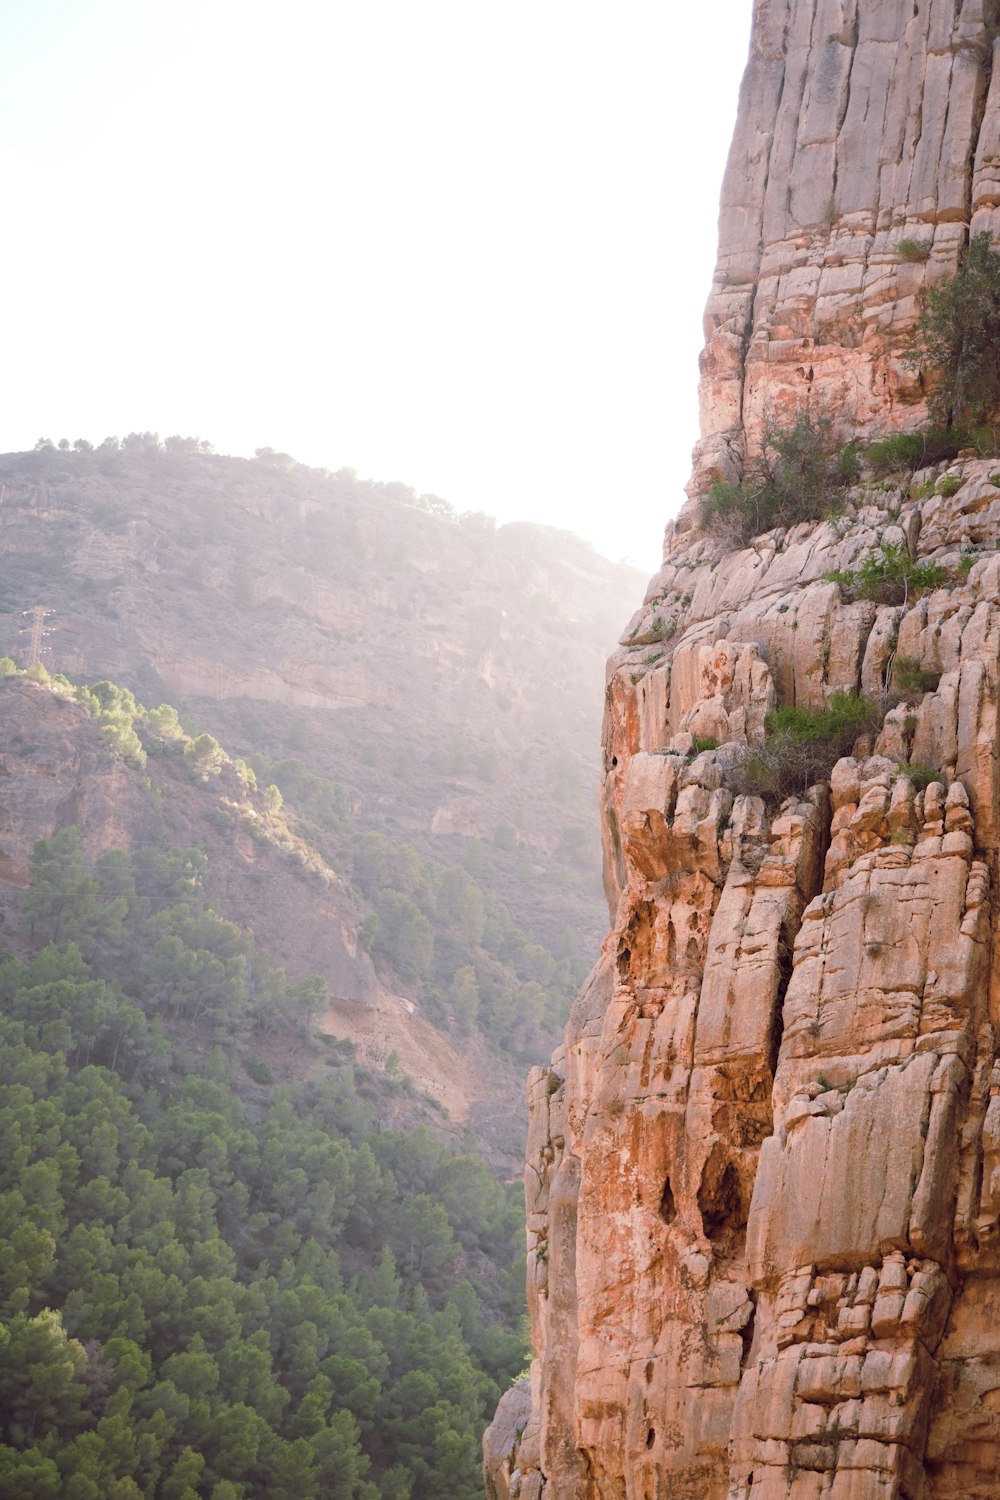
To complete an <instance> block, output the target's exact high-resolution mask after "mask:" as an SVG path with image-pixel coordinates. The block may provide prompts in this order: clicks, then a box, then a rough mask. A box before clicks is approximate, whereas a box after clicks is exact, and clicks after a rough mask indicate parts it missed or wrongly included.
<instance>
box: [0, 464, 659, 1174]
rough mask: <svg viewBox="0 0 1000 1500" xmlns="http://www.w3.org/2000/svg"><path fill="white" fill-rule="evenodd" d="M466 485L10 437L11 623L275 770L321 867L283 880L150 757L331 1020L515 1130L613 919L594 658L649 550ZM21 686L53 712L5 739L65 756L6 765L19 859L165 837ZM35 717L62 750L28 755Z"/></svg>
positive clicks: (238, 916)
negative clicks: (489, 498) (597, 541)
mask: <svg viewBox="0 0 1000 1500" xmlns="http://www.w3.org/2000/svg"><path fill="white" fill-rule="evenodd" d="M428 505H431V506H433V507H434V509H431V510H429V509H427V508H425V507H426V506H428ZM446 512H447V508H446V507H443V506H442V504H441V502H437V501H428V500H422V499H420V498H419V497H417V496H415V495H413V493H412V492H410V491H407V490H405V489H404V487H402V486H379V485H370V484H365V483H362V482H360V481H357V480H356V479H354V478H353V476H351V475H346V474H344V475H337V476H324V475H321V474H318V473H316V472H315V471H311V470H306V469H303V468H301V467H300V466H297V465H294V464H292V463H291V461H290V460H286V459H282V458H281V457H280V456H277V455H273V456H270V457H267V456H265V457H264V458H262V459H258V460H255V461H247V460H240V459H227V458H218V457H215V456H213V455H207V454H202V453H197V452H176V451H175V452H165V451H164V450H163V449H162V448H152V447H149V446H145V447H144V446H141V445H140V446H131V447H127V448H123V449H117V448H111V447H102V448H101V449H98V450H97V451H96V452H70V453H64V452H60V451H57V450H55V449H46V450H42V451H39V452H36V453H32V454H21V455H7V456H6V457H4V458H2V459H0V555H2V557H3V572H2V585H0V650H7V651H9V652H10V653H11V655H13V656H14V657H15V658H17V659H19V660H21V661H24V660H25V659H26V656H27V653H28V645H29V637H28V632H27V627H28V626H29V625H30V616H29V617H27V618H26V617H25V615H24V611H25V610H29V609H31V608H33V607H34V606H36V605H44V606H45V607H47V608H48V609H49V610H50V611H51V613H50V614H49V615H48V617H47V622H46V623H47V628H48V631H49V634H48V635H47V637H46V641H45V646H46V650H45V657H44V660H45V662H46V664H47V666H48V667H49V668H50V669H51V670H53V671H62V672H65V673H67V674H68V675H69V676H70V677H71V678H72V679H73V680H74V681H79V680H88V681H91V682H93V681H95V680H97V679H100V678H105V677H106V678H111V679H112V680H113V681H115V682H117V683H120V684H122V685H124V686H126V687H128V688H131V689H133V690H134V692H135V693H136V695H137V697H139V698H140V699H142V700H143V701H144V702H146V704H147V705H155V704H158V703H160V702H161V701H163V700H167V701H170V702H172V703H174V704H176V706H177V707H178V708H179V709H180V710H181V711H182V713H183V714H184V715H185V723H186V724H187V725H188V727H193V728H194V729H195V730H197V731H204V730H209V731H212V732H214V733H215V734H217V735H218V736H219V738H220V740H221V741H222V743H223V745H224V747H225V749H226V750H228V751H230V752H231V753H232V754H241V755H244V756H246V758H247V759H248V760H249V761H250V762H251V764H252V765H253V766H254V767H255V769H256V770H257V772H258V777H259V781H260V785H261V787H262V788H263V787H264V786H266V784H267V783H268V782H271V781H273V782H275V783H276V784H277V785H278V786H279V787H280V788H281V790H282V792H283V794H284V797H285V809H284V812H283V814H282V817H283V818H287V821H288V823H289V825H290V826H291V827H292V828H294V829H295V830H297V834H296V836H297V837H299V838H301V839H302V840H304V843H305V844H306V845H308V846H309V847H310V849H311V850H312V851H313V852H312V854H311V855H310V858H315V859H316V860H318V863H319V865H320V866H321V867H323V868H324V870H325V882H324V881H323V880H316V881H311V880H310V877H309V872H308V870H306V871H305V872H303V871H302V870H301V869H299V870H297V871H295V870H294V869H293V868H290V866H289V864H288V859H287V857H286V859H284V860H282V859H278V861H277V865H278V867H279V869H280V879H278V880H277V884H275V883H274V880H273V879H272V873H271V869H270V868H269V867H268V868H267V869H262V868H261V867H260V860H261V858H262V856H261V850H260V847H259V844H258V843H257V842H255V841H254V839H253V838H251V837H250V835H249V834H248V832H247V829H246V827H245V826H237V827H236V828H235V830H234V829H233V827H232V826H231V825H232V820H233V811H232V808H231V807H230V808H229V810H228V811H226V810H222V811H221V812H220V809H219V808H218V807H217V808H216V809H215V811H214V813H213V814H212V817H209V816H208V814H209V812H210V811H211V809H208V808H206V806H204V805H203V804H204V801H205V797H206V792H205V789H204V788H203V787H201V786H195V785H193V784H192V782H191V778H190V777H189V776H187V775H185V774H184V770H183V766H182V765H180V766H177V765H174V763H173V762H172V761H169V759H168V761H167V762H166V763H164V764H161V763H160V761H156V763H155V764H154V761H153V760H152V759H151V760H150V764H149V766H148V768H147V770H146V772H145V774H146V775H147V776H149V777H151V778H152V780H153V782H154V790H155V791H156V792H157V795H159V796H160V797H161V798H163V799H165V802H166V804H167V807H168V809H169V813H168V815H167V822H168V823H169V824H170V829H171V833H170V841H172V842H175V843H181V844H184V843H192V842H203V843H204V844H205V846H206V847H208V848H211V850H212V859H211V867H212V876H211V879H212V882H213V899H215V900H217V903H218V904H219V908H220V910H221V911H223V912H224V914H225V915H227V916H230V917H232V919H233V920H236V921H237V922H240V923H241V924H242V925H244V926H247V927H249V928H252V930H253V931H254V933H255V935H256V937H257V938H258V940H259V941H260V942H261V943H262V944H263V946H264V947H265V948H266V950H267V951H268V953H269V955H270V957H271V959H272V961H273V962H275V963H277V964H280V965H282V966H284V967H286V968H287V970H288V972H289V974H290V975H291V976H292V977H297V976H298V975H299V974H301V973H303V972H313V971H315V972H318V973H320V974H321V975H322V976H323V977H324V978H325V979H326V980H327V982H328V984H329V987H330V992H331V996H332V998H333V1002H334V1003H333V1005H332V1008H331V1011H330V1013H329V1015H328V1016H327V1017H326V1018H325V1020H324V1022H323V1025H324V1026H325V1027H326V1028H327V1029H330V1030H332V1031H334V1032H335V1033H336V1034H338V1035H341V1036H345V1037H349V1038H351V1039H352V1040H354V1041H355V1042H356V1043H358V1045H359V1047H360V1049H361V1053H362V1055H363V1056H364V1057H365V1058H366V1060H367V1061H369V1062H371V1063H375V1064H384V1062H385V1060H386V1059H387V1058H388V1057H390V1056H391V1054H392V1052H397V1053H398V1055H399V1058H400V1060H401V1065H402V1066H403V1068H404V1069H405V1070H406V1071H408V1072H409V1073H411V1074H412V1076H413V1077H414V1078H415V1080H416V1081H417V1082H418V1084H419V1085H420V1086H421V1087H423V1088H425V1089H427V1090H428V1091H429V1092H430V1093H431V1095H432V1096H434V1097H437V1098H439V1099H440V1100H441V1101H442V1102H443V1103H444V1104H445V1105H446V1106H447V1108H448V1109H449V1111H450V1113H451V1115H452V1117H453V1119H454V1120H455V1121H456V1122H457V1123H460V1122H462V1121H464V1120H466V1119H468V1118H469V1115H470V1111H471V1113H472V1115H473V1116H474V1117H476V1121H477V1126H478V1127H479V1128H483V1122H482V1120H481V1119H480V1118H479V1116H481V1114H482V1113H483V1111H484V1110H486V1109H487V1108H488V1106H487V1105H486V1104H485V1103H484V1102H483V1100H482V1096H483V1095H484V1093H486V1092H490V1093H492V1094H493V1095H494V1096H496V1095H497V1094H499V1095H502V1096H503V1097H502V1099H501V1100H500V1113H501V1115H502V1120H503V1124H504V1127H505V1131H506V1134H507V1135H508V1136H509V1134H510V1130H511V1126H512V1116H511V1111H510V1105H511V1101H512V1097H516V1096H517V1095H518V1094H519V1085H518V1083H517V1081H516V1079H517V1070H516V1069H511V1071H510V1072H509V1073H508V1072H507V1071H506V1065H507V1063H508V1061H509V1060H510V1059H511V1058H512V1057H518V1058H521V1059H530V1058H534V1057H536V1056H538V1055H539V1054H540V1052H541V1051H542V1050H544V1048H545V1046H546V1045H547V1044H548V1041H550V1040H551V1038H552V1037H553V1035H554V1034H555V1033H556V1031H557V1029H558V1026H559V1024H560V1023H561V1020H562V1016H563V1014H564V1012H565V1007H566V1005H567V1004H568V1000H569V998H570V997H571V995H572V993H573V991H574V990H575V988H576V987H577V985H578V983H579V981H580V979H581V977H582V975H583V973H585V971H586V969H587V968H588V967H589V964H590V962H591V961H592V958H593V956H594V954H595V952H596V946H597V935H598V933H599V931H600V929H601V926H602V925H603V920H604V914H603V902H602V898H601V896H600V890H599V851H598V847H597V836H596V832H595V830H594V826H593V825H594V819H593V815H592V804H593V788H594V786H595V785H596V776H597V744H598V727H599V726H598V719H599V705H600V701H601V696H602V686H603V658H604V655H605V652H606V649H607V643H608V641H609V640H610V639H612V634H611V631H612V621H613V620H614V619H615V618H620V616H621V612H622V609H623V608H624V606H625V603H626V601H627V602H628V603H629V604H630V605H631V603H632V602H634V599H635V598H636V597H637V593H636V582H637V575H636V574H634V573H632V572H631V570H629V569H626V568H623V567H619V566H616V565H613V564H610V563H608V562H606V561H605V560H604V559H601V558H599V557H598V556H596V554H594V553H593V552H592V551H591V550H590V549H589V548H588V547H587V546H586V545H585V544H583V543H581V542H579V541H578V540H576V539H574V538H572V537H569V536H567V535H563V534H560V533H554V532H551V531H546V530H544V529H541V528H536V527H532V526H509V527H504V528H501V529H500V530H499V531H496V530H495V528H494V527H493V525H492V523H491V522H488V521H487V520H486V518H483V517H467V518H464V519H462V520H457V519H455V518H454V517H453V516H451V515H449V514H447V513H446ZM12 691H13V690H12ZM25 694H27V695H28V697H27V698H26V697H25ZM43 696H44V695H43ZM15 700H16V701H18V702H19V703H20V704H21V708H20V710H19V712H21V713H22V715H24V714H26V715H28V717H29V718H30V717H31V713H32V712H34V711H36V710H37V712H38V713H39V714H40V718H39V722H38V725H37V726H35V727H34V728H33V727H32V726H31V725H29V724H28V723H27V722H23V723H22V722H15V719H9V720H8V723H7V725H6V726H5V729H4V734H5V735H6V736H7V738H6V739H5V745H6V748H7V751H8V754H9V753H10V752H12V751H13V752H14V761H15V762H16V763H17V764H18V765H19V769H20V772H21V773H22V774H23V775H24V776H26V777H28V778H29V781H30V779H31V778H33V777H38V776H40V775H41V774H42V773H41V772H40V771H39V769H38V766H39V765H40V764H41V762H42V761H44V760H46V759H47V761H48V763H50V764H51V766H52V772H51V776H50V777H49V783H48V792H49V794H48V795H47V796H46V797H42V798H39V797H38V796H37V795H36V792H35V788H37V786H39V785H40V784H41V783H40V782H39V781H37V780H36V781H34V782H33V783H31V789H29V790H26V791H24V792H22V790H21V789H20V787H15V786H14V785H13V784H11V785H10V786H9V787H8V792H9V795H8V797H7V808H8V812H7V831H6V834H5V838H6V844H7V845H10V848H9V851H8V856H7V857H9V858H11V859H13V860H14V862H15V864H18V866H19V869H20V871H21V873H22V875H23V870H24V868H25V866H26V855H27V852H28V851H29V850H30V846H31V843H32V841H33V839H34V838H36V837H40V836H44V835H46V834H48V833H51V832H52V831H53V830H54V829H55V828H57V827H60V826H66V824H67V823H68V822H70V821H80V822H81V823H82V824H83V826H84V838H85V842H86V843H87V845H88V847H89V848H92V849H93V850H94V851H95V852H96V851H98V850H99V849H102V848H106V847H109V846H111V845H112V844H113V843H115V842H116V841H118V842H120V843H122V844H123V846H124V847H132V846H133V845H134V843H135V841H136V840H137V839H138V840H141V839H143V838H146V837H152V838H154V839H160V838H162V837H164V836H165V834H164V830H163V828H162V827H159V828H158V829H157V831H156V832H151V831H150V829H151V824H150V818H151V811H150V807H149V806H147V805H146V803H148V802H149V798H148V796H145V795H140V793H139V790H137V788H136V786H135V785H133V786H132V787H131V790H130V791H129V792H128V793H127V795H126V794H125V793H123V792H122V788H121V786H120V785H119V783H122V778H123V777H124V775H125V772H124V768H123V767H122V766H121V765H120V763H117V762H114V761H113V760H112V761H107V760H105V761H104V762H102V763H101V764H102V769H101V771H100V773H99V774H95V768H96V763H95V762H93V760H92V758H91V759H88V752H87V751H86V749H85V746H86V745H87V744H89V743H90V741H89V740H88V735H87V730H88V726H87V723H86V721H85V719H81V721H80V723H79V725H78V726H77V727H76V728H75V729H74V732H73V734H71V735H69V739H70V740H74V738H76V739H77V740H79V741H80V743H79V744H74V746H73V747H72V748H70V746H69V744H68V743H64V742H63V741H64V740H65V732H66V730H67V726H69V725H70V723H71V721H72V719H73V714H74V713H75V712H76V711H75V710H71V709H68V708H62V707H59V706H58V704H59V701H60V700H59V699H58V698H57V699H55V700H49V701H48V702H45V703H43V702H42V700H41V698H39V697H38V695H35V697H34V698H32V697H31V690H30V689H29V688H28V687H27V685H26V684H24V683H23V682H22V683H21V685H20V686H19V687H18V688H17V690H16V692H15V698H14V699H12V700H11V701H12V702H14V701H15ZM31 704H34V709H32V708H31V707H30V705H31ZM54 726H58V731H59V732H58V733H57V734H56V735H55V738H54V739H53V738H52V730H53V727H54ZM89 727H90V729H91V730H92V729H93V726H89ZM15 735H21V736H22V737H23V738H24V742H25V743H26V744H30V743H31V741H32V739H33V737H34V738H36V739H38V740H39V744H40V745H42V744H43V743H44V745H45V747H46V748H45V749H44V753H43V754H42V755H41V757H39V756H33V755H32V754H31V753H30V752H29V753H23V754H21V755H20V756H19V755H18V754H17V751H18V748H19V747H18V746H17V745H14V744H12V742H11V738H10V737H11V736H15ZM81 737H82V738H81ZM91 738H93V735H91ZM95 743H96V741H95ZM115 767H117V769H115ZM213 774H214V773H213ZM163 777H167V779H168V784H166V785H163V784H161V783H162V778H163ZM220 778H221V779H220V780H219V782H218V784H217V785H216V787H215V796H216V799H217V800H218V798H221V799H222V800H223V802H226V801H229V802H235V804H236V805H237V807H238V806H239V805H240V802H241V798H242V799H245V798H246V797H247V796H248V793H247V791H246V788H245V787H244V786H243V783H242V782H241V781H240V779H239V778H238V777H235V776H234V775H233V774H232V773H231V771H229V770H225V769H224V770H223V771H222V772H221V773H220ZM126 779H127V778H126ZM43 780H44V777H43ZM131 780H132V782H133V783H134V782H135V777H132V778H131ZM71 786H72V788H73V790H72V791H71V790H70V788H71ZM140 790H141V789H140ZM122 797H124V800H121V799H122ZM137 798H138V800H136V799H137ZM140 804H141V805H140ZM213 819H214V821H213ZM206 820H207V821H206ZM154 821H155V820H154ZM160 821H161V824H162V822H163V818H162V817H161V820H160ZM237 823H238V820H237ZM14 825H16V832H12V829H13V827H14ZM12 838H13V844H11V839H12ZM404 844H405V846H406V847H401V846H402V845H404ZM5 847H6V845H5ZM268 858H270V856H268ZM272 862H273V861H272ZM248 871H249V872H250V873H249V874H248V873H247V872H248ZM13 878H14V879H15V880H17V879H18V878H20V877H19V875H18V874H17V873H16V872H15V873H14V875H13ZM289 880H291V882H292V886H291V887H289V895H288V896H287V898H286V897H284V896H283V895H281V894H280V893H281V891H282V890H283V889H284V888H285V887H288V882H289ZM282 882H283V883H284V884H282ZM303 883H304V884H305V886H306V887H307V889H305V890H303V889H302V888H301V887H302V885H303ZM400 913H402V917H401V916H400ZM401 921H403V922H405V921H410V922H411V924H412V927H413V931H414V933H415V934H416V937H417V938H419V939H421V941H422V940H423V937H424V936H426V933H425V932H424V930H423V927H422V926H421V924H426V923H429V924H430V926H431V929H432V933H431V937H432V943H433V948H432V951H431V952H428V953H427V954H423V955H420V954H418V953H417V947H418V946H419V944H410V943H409V940H408V938H407V933H406V931H403V929H400V930H401V931H402V936H401V937H400V936H399V934H398V933H395V932H394V931H393V928H394V924H395V925H397V926H398V925H399V923H400V922H401ZM365 944H367V946H368V947H369V948H370V949H371V950H372V953H373V955H374V956H375V959H376V963H377V966H378V971H379V975H378V977H376V975H375V973H374V972H373V970H372V964H371V961H370V959H369V957H368V954H367V953H366V952H365ZM431 1028H433V1029H431ZM442 1038H443V1039H442ZM491 1047H492V1049H493V1052H494V1059H493V1061H492V1062H490V1063H489V1065H488V1067H485V1068H484V1065H483V1059H484V1057H485V1056H486V1050H484V1049H489V1048H491ZM496 1053H499V1054H500V1055H499V1059H497V1057H496ZM498 1069H499V1071H498ZM484 1081H485V1084H486V1085H487V1086H488V1087H484ZM477 1101H478V1102H477ZM509 1144H510V1142H509V1141H506V1142H505V1143H504V1144H503V1145H502V1146H501V1144H500V1143H499V1142H494V1147H495V1148H496V1149H501V1150H506V1149H508V1148H509Z"/></svg>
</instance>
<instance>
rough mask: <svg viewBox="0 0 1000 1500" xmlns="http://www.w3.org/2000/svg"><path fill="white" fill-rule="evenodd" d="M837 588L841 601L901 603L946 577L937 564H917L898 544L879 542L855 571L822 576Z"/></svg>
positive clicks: (852, 569) (941, 582)
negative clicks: (861, 600) (858, 600)
mask: <svg viewBox="0 0 1000 1500" xmlns="http://www.w3.org/2000/svg"><path fill="white" fill-rule="evenodd" d="M823 577H824V578H825V579H827V580H828V582H830V583H836V584H838V585H839V586H840V592H841V595H842V597H843V599H844V601H845V602H847V603H851V602H853V601H854V600H856V599H871V600H873V601H874V602H875V603H876V604H905V603H906V602H907V600H908V599H912V598H914V597H916V595H918V594H921V593H923V592H924V590H925V589H935V588H940V587H941V585H942V584H943V583H947V581H948V574H947V573H946V572H945V570H944V568H942V567H941V566H940V565H939V564H938V563H921V562H917V561H916V560H915V559H914V558H912V557H911V556H910V554H909V552H907V550H906V548H905V547H904V545H903V544H902V542H883V543H882V545H881V546H880V547H879V548H878V549H877V550H876V551H875V552H873V553H872V554H871V556H870V557H866V558H865V559H864V561H863V562H862V563H860V564H859V565H858V567H856V568H837V569H835V570H834V571H833V572H830V573H824V574H823Z"/></svg>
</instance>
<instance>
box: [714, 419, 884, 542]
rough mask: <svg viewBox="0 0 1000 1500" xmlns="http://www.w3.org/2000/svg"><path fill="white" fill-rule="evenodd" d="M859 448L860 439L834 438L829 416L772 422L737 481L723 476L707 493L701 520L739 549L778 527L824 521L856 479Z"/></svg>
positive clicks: (716, 534) (715, 534) (725, 540)
mask: <svg viewBox="0 0 1000 1500" xmlns="http://www.w3.org/2000/svg"><path fill="white" fill-rule="evenodd" d="M858 453H859V449H858V445H857V444H856V443H848V444H846V445H845V446H840V445H838V444H837V443H836V442H835V440H834V438H833V436H832V426H831V423H830V422H829V421H827V420H825V419H819V420H814V419H813V418H812V417H810V416H809V415H808V414H807V413H804V412H803V413H802V414H801V415H800V416H798V417H796V419H795V421H794V422H793V423H792V425H791V426H790V427H785V428H779V427H776V426H774V425H768V426H767V427H766V428H765V431H764V441H763V444H762V446H761V451H760V453H758V454H757V455H756V456H755V457H754V458H752V459H750V460H749V461H748V462H747V466H746V471H745V473H744V475H743V478H742V479H741V480H740V481H739V483H738V484H726V483H724V482H722V481H719V482H718V483H716V484H713V485H712V488H711V489H710V490H709V492H708V494H707V495H706V496H705V497H704V498H703V500H702V502H701V512H700V517H701V524H702V526H703V527H704V529H705V530H706V531H707V532H709V533H710V534H712V535H714V536H717V537H719V538H720V539H721V540H722V541H723V542H725V543H727V544H728V545H729V546H731V547H734V548H735V547H745V546H746V545H747V544H748V543H749V542H750V541H751V540H752V539H753V538H754V537H755V536H760V535H761V534H762V533H763V532H765V531H771V530H773V529H774V527H776V526H794V525H795V524H796V523H797V522H798V521H818V520H821V519H822V518H823V516H825V515H827V514H829V513H830V512H831V511H836V510H837V509H838V508H839V506H840V504H841V501H842V497H843V493H844V491H845V490H846V489H847V487H848V486H849V485H851V484H853V483H854V482H855V481H856V480H857V478H858V475H859V473H860V462H859V457H858Z"/></svg>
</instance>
